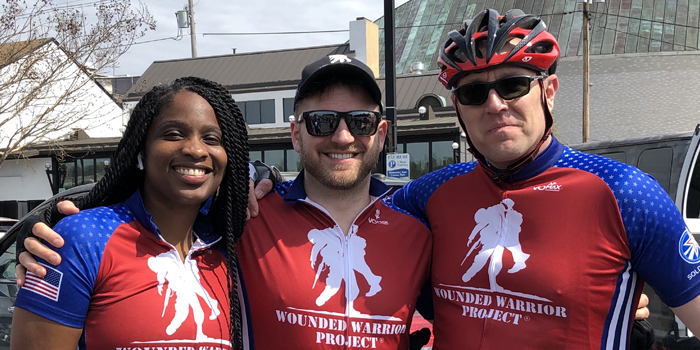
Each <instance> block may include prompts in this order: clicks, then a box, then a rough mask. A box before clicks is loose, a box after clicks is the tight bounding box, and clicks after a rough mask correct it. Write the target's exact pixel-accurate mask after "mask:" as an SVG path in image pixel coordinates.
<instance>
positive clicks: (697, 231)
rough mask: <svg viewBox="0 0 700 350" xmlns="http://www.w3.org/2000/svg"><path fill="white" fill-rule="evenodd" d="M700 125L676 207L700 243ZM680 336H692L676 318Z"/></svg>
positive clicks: (689, 153) (685, 162)
mask: <svg viewBox="0 0 700 350" xmlns="http://www.w3.org/2000/svg"><path fill="white" fill-rule="evenodd" d="M699 145H700V124H698V125H697V126H696V127H695V132H694V133H693V138H692V140H691V141H690V145H689V146H688V152H687V153H686V156H685V161H683V168H682V169H681V175H680V179H679V181H678V190H677V191H676V206H677V207H678V209H679V210H680V211H681V214H682V215H683V219H684V220H685V224H686V225H687V226H688V229H689V230H690V232H692V233H693V236H695V240H696V241H700V164H699V163H698V162H700V147H698V146H699ZM676 321H677V322H678V328H679V333H680V336H686V335H687V336H692V333H691V332H690V331H689V330H687V329H686V328H685V325H683V323H682V322H681V321H680V320H678V318H676Z"/></svg>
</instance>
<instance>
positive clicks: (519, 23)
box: [437, 9, 559, 181]
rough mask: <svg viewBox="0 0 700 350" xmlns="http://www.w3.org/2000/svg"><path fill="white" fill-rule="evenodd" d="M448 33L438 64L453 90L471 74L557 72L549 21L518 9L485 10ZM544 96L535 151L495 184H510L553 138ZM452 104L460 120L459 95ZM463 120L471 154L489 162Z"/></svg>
mask: <svg viewBox="0 0 700 350" xmlns="http://www.w3.org/2000/svg"><path fill="white" fill-rule="evenodd" d="M448 35H449V37H450V38H449V39H448V40H447V41H445V43H443V44H442V46H441V47H440V55H439V57H438V61H437V62H438V66H439V67H440V69H441V70H442V72H441V73H440V76H439V77H438V79H439V80H440V82H442V84H443V85H445V87H446V88H447V89H452V88H453V87H454V84H455V83H456V82H457V80H459V79H460V78H462V77H463V76H465V75H467V74H469V73H475V72H479V71H482V70H485V69H489V68H493V67H497V66H500V65H510V66H518V67H524V68H528V69H531V70H533V71H535V72H537V73H538V74H540V75H550V74H554V73H555V72H556V69H557V63H558V62H559V44H558V43H557V40H556V39H555V38H554V36H553V35H552V34H550V33H549V32H547V25H546V24H545V23H544V21H542V19H541V18H539V17H537V16H534V15H528V14H525V13H524V12H523V11H521V10H518V9H512V10H509V11H507V12H506V14H505V15H504V16H501V15H499V14H498V11H496V10H493V9H487V10H484V11H483V12H481V13H479V14H478V15H476V17H474V19H471V20H466V21H464V26H463V28H462V29H460V30H459V31H457V30H453V31H451V32H449V33H448ZM514 38H517V39H519V41H518V42H517V43H516V44H515V45H513V47H512V48H510V49H504V48H505V47H507V46H506V44H509V43H511V40H512V39H514ZM538 82H539V84H540V88H541V89H542V91H544V83H543V81H542V80H541V79H540V80H538ZM541 96H542V108H543V109H544V114H545V119H546V125H545V132H544V135H543V136H542V139H541V140H540V142H539V144H538V145H537V146H536V147H535V148H534V149H533V150H532V151H531V152H530V153H528V154H526V155H524V156H523V157H522V158H520V159H518V160H517V161H515V162H514V163H513V164H511V165H510V166H509V167H508V168H507V169H501V170H499V171H497V172H496V171H495V172H494V175H493V176H492V177H493V179H494V180H496V181H500V180H507V179H508V178H510V177H511V175H512V174H513V173H515V172H516V171H518V170H519V169H520V168H522V167H523V166H525V165H526V164H528V163H530V162H531V161H532V160H534V158H535V156H536V155H537V151H538V150H539V148H540V147H541V146H542V144H543V143H544V141H545V140H546V139H547V137H549V134H550V133H551V130H552V125H553V124H554V119H553V117H552V113H551V111H550V110H549V107H548V106H547V101H546V96H545V94H544V93H542V94H541ZM452 103H453V104H454V105H455V109H456V110H457V114H458V117H459V109H457V108H456V107H457V101H456V100H455V96H454V95H452ZM458 119H459V122H460V124H461V125H462V129H464V132H465V133H466V134H467V142H468V143H469V147H470V148H469V151H470V152H471V153H472V154H473V155H474V157H475V158H476V159H478V160H479V161H480V162H482V163H484V164H488V162H486V160H485V158H484V156H483V155H482V154H481V153H479V151H478V150H477V149H476V148H474V145H473V144H472V142H471V139H470V138H469V132H468V131H467V129H466V127H465V126H464V123H462V119H461V118H458ZM487 168H488V167H487ZM492 170H493V169H492Z"/></svg>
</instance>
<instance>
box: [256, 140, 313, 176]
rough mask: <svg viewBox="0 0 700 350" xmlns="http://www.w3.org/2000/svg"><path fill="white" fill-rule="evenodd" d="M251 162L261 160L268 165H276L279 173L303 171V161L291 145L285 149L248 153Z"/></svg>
mask: <svg viewBox="0 0 700 350" xmlns="http://www.w3.org/2000/svg"><path fill="white" fill-rule="evenodd" d="M248 155H249V156H250V158H249V159H250V161H251V162H253V161H256V160H259V161H261V162H263V163H265V164H267V165H274V166H275V167H277V169H278V170H279V171H301V161H300V160H299V153H297V152H296V151H295V150H294V149H293V148H292V147H291V145H290V146H289V147H288V148H286V147H285V148H283V149H279V148H278V149H266V150H255V151H250V152H249V153H248Z"/></svg>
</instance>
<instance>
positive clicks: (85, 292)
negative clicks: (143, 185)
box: [15, 208, 119, 328]
mask: <svg viewBox="0 0 700 350" xmlns="http://www.w3.org/2000/svg"><path fill="white" fill-rule="evenodd" d="M107 211H109V209H108V208H95V209H90V210H84V211H81V212H80V213H79V214H76V215H72V216H70V217H66V218H64V219H63V220H61V221H60V222H59V223H58V224H57V225H56V226H55V227H54V230H55V231H56V232H57V233H58V234H60V235H61V237H63V239H64V241H65V244H64V245H63V247H62V248H60V249H56V248H53V247H51V248H52V249H54V250H55V251H56V252H58V253H59V254H60V255H61V258H62V261H61V263H60V264H59V265H58V266H55V267H54V266H52V265H51V264H49V263H47V262H46V261H44V260H42V259H37V261H39V263H41V264H42V265H44V266H45V267H46V270H47V275H46V277H45V278H44V279H40V278H38V277H36V276H35V275H33V274H32V273H30V272H28V273H27V280H26V282H25V286H24V287H22V288H21V289H20V290H19V292H18V294H17V301H16V303H15V305H16V306H17V307H20V308H22V309H25V310H27V311H30V312H32V313H35V314H37V315H39V316H42V317H45V318H47V319H50V320H52V321H55V322H58V323H60V324H63V325H66V326H69V327H75V328H83V326H84V323H85V316H86V314H87V310H88V306H89V304H90V299H91V296H92V292H93V288H94V286H95V281H96V280H97V273H98V270H99V266H100V261H101V258H102V253H103V251H104V247H105V244H106V242H107V240H108V239H109V237H110V235H111V232H112V231H114V229H116V228H117V226H119V223H118V222H114V220H113V218H109V220H105V215H104V214H105V212H107Z"/></svg>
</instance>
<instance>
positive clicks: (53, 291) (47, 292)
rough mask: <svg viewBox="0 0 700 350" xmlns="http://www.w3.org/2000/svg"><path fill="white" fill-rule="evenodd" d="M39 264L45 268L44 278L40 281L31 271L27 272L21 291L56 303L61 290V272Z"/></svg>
mask: <svg viewBox="0 0 700 350" xmlns="http://www.w3.org/2000/svg"><path fill="white" fill-rule="evenodd" d="M39 264H41V265H42V266H44V267H45V268H46V276H44V278H43V279H42V278H40V277H38V276H37V275H35V274H33V273H32V272H31V271H27V279H26V281H25V282H24V287H22V289H25V290H28V291H31V292H34V293H37V294H39V295H42V296H45V297H47V298H49V299H51V300H53V301H58V292H59V291H60V290H61V280H63V272H61V271H58V270H56V269H54V268H53V267H50V266H47V265H45V264H42V263H39Z"/></svg>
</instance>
